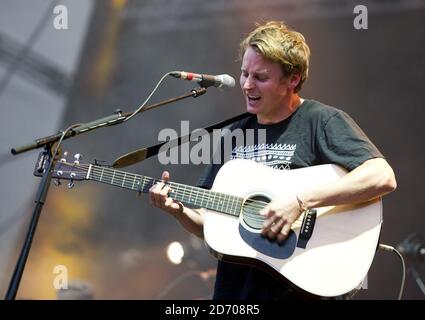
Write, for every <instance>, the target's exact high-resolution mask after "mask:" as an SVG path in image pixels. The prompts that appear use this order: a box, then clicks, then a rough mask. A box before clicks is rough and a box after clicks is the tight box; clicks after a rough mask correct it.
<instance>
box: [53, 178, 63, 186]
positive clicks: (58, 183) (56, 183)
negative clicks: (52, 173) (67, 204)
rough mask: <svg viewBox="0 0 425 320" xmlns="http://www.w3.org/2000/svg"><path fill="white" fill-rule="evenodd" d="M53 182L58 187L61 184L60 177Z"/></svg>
mask: <svg viewBox="0 0 425 320" xmlns="http://www.w3.org/2000/svg"><path fill="white" fill-rule="evenodd" d="M53 183H54V184H55V186H56V187H59V186H60V185H61V184H62V182H61V181H60V179H55V180H53Z"/></svg>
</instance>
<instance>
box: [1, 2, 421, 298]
mask: <svg viewBox="0 0 425 320" xmlns="http://www.w3.org/2000/svg"><path fill="white" fill-rule="evenodd" d="M358 4H362V5H365V6H366V8H367V9H368V29H367V30H356V29H355V28H354V26H353V20H354V19H355V17H356V16H357V14H355V13H353V9H354V7H355V6H356V5H358ZM58 5H62V6H63V7H57V6H58ZM58 8H62V9H63V8H65V9H66V13H67V21H65V20H63V19H62V20H61V21H59V23H60V24H61V25H62V26H64V25H65V24H67V29H60V28H59V29H58V28H57V24H56V25H55V18H56V19H58V16H59V14H63V12H64V11H63V10H62V11H55V10H58ZM272 19H273V20H283V21H285V22H287V23H288V24H289V25H290V26H292V27H293V28H294V29H296V30H298V31H300V32H301V33H303V34H304V35H305V37H306V39H307V42H308V43H309V45H310V48H311V51H312V58H311V67H310V77H309V79H308V80H307V82H306V83H305V85H304V87H303V90H302V91H301V95H302V96H303V97H305V98H310V99H316V100H319V101H322V102H324V103H327V104H329V105H333V106H336V107H338V108H341V109H343V110H345V111H346V112H348V113H349V114H350V115H351V116H352V117H353V118H354V119H355V120H356V121H357V122H358V123H359V124H360V126H361V127H362V128H363V129H364V131H365V132H366V133H367V134H368V135H369V137H370V138H371V140H372V141H374V143H375V144H376V145H377V146H378V147H379V148H380V150H381V151H382V152H383V154H384V155H385V156H386V157H387V159H388V161H389V163H390V164H391V165H392V167H393V168H394V170H395V173H396V176H397V181H398V189H397V191H396V192H394V193H392V194H390V195H389V196H387V197H385V198H384V225H383V230H382V234H381V243H384V244H388V245H392V246H398V247H402V248H404V249H405V250H407V251H408V252H406V257H407V258H408V259H407V267H408V270H409V273H408V274H407V278H406V285H405V289H404V290H405V291H404V298H405V299H424V297H425V295H424V292H423V290H424V289H423V288H421V279H422V278H425V274H424V269H425V268H424V263H423V261H424V259H423V257H424V254H425V252H424V251H425V249H424V245H423V243H424V237H423V236H424V231H425V230H424V225H425V209H424V208H425V197H424V196H423V195H422V193H423V191H424V187H423V181H424V180H425V174H424V171H423V164H424V163H425V151H424V145H425V144H424V142H425V141H424V133H423V131H422V130H423V121H424V118H425V117H424V115H425V112H424V101H425V86H424V83H425V72H424V71H425V1H424V0H385V1H384V0H379V1H378V0H375V1H362V2H361V3H358V2H357V1H351V0H341V1H333V0H288V1H282V0H262V1H258V0H214V1H199V0H173V1H166V0H145V1H142V0H140V1H137V0H102V1H100V0H97V1H96V0H72V1H71V0H69V1H50V0H37V1H33V0H0V110H1V111H2V115H1V117H0V174H1V179H0V206H1V207H0V294H1V296H2V297H3V296H4V295H5V293H6V291H7V287H8V284H9V280H10V277H11V275H12V272H13V269H14V267H15V263H16V260H17V258H18V255H19V252H20V249H21V246H22V242H23V239H24V235H25V233H26V230H27V229H28V223H29V220H30V217H31V214H32V211H33V207H34V199H35V193H36V190H37V187H38V184H39V179H38V178H36V177H34V176H33V168H34V166H35V161H36V158H37V155H38V153H39V152H40V151H41V150H33V151H30V152H27V153H24V154H20V155H17V156H12V155H11V153H10V149H11V148H12V147H17V146H20V145H22V144H25V143H29V142H31V141H33V140H34V139H36V138H40V137H44V136H47V135H50V134H54V133H57V132H58V130H63V129H65V128H66V127H68V126H69V125H71V124H74V123H81V122H88V121H91V120H95V119H98V118H101V117H104V116H108V115H111V114H113V113H114V111H115V110H116V109H121V110H123V111H125V112H128V111H132V110H134V109H136V108H137V107H138V106H139V105H140V104H141V103H142V102H143V101H144V100H145V98H146V97H147V96H148V94H149V93H150V92H151V91H152V89H153V88H154V86H155V84H156V83H157V81H159V79H160V78H161V77H162V75H164V74H165V73H167V72H169V71H172V70H186V71H193V72H198V73H207V74H222V73H228V74H230V75H232V76H233V77H235V78H236V79H238V78H239V72H240V63H239V62H238V61H237V50H238V45H239V41H240V40H241V39H242V38H243V37H244V36H245V35H246V34H247V33H248V32H250V31H251V30H252V29H253V28H254V25H255V23H256V22H263V21H267V20H272ZM56 22H58V20H56ZM55 26H56V28H55ZM194 87H196V84H195V83H192V82H184V81H179V80H176V79H172V78H170V79H167V80H166V81H165V82H164V83H163V84H162V85H161V86H160V88H159V90H158V91H157V93H156V94H155V95H154V96H153V98H152V99H151V101H150V103H154V102H158V101H161V100H163V99H167V98H171V97H174V96H177V95H182V94H185V93H188V92H189V91H190V90H191V89H192V88H194ZM242 112H244V103H243V100H242V95H241V93H240V90H239V88H234V89H232V90H221V89H216V88H210V89H209V90H208V92H207V94H206V95H204V96H201V97H199V98H196V99H193V98H189V99H186V100H183V101H180V102H176V103H173V104H170V105H167V106H163V107H161V108H158V109H154V110H150V111H148V112H145V113H142V114H140V115H137V116H136V117H134V118H133V119H132V120H130V121H129V122H127V123H125V124H122V125H119V126H114V127H107V128H102V129H99V130H96V131H92V132H90V133H88V134H84V135H79V136H77V137H75V138H73V139H68V140H66V141H64V143H63V145H62V148H63V149H64V150H68V151H69V153H70V155H72V154H74V153H81V154H82V155H83V161H85V162H93V161H95V160H101V161H106V163H111V162H112V161H113V160H114V159H115V158H117V157H118V156H120V155H122V154H124V153H127V152H130V151H132V150H135V149H139V148H142V147H146V146H150V145H153V144H156V143H157V142H158V134H159V132H160V131H161V130H162V129H164V128H172V129H175V130H176V131H177V132H180V121H182V120H189V121H190V130H193V129H195V128H200V127H204V126H207V125H209V124H212V123H215V122H218V121H220V120H223V119H226V118H229V117H231V116H235V115H238V114H240V113H242ZM203 168H204V166H203V165H193V164H180V165H168V166H164V165H161V164H160V163H159V161H158V159H157V157H152V158H150V159H148V160H146V161H144V162H142V163H138V164H136V165H133V166H131V167H128V168H126V169H125V170H127V171H131V172H133V173H140V174H144V175H148V176H152V177H160V174H161V172H162V171H163V170H164V169H166V170H169V171H170V172H171V180H174V181H177V182H181V183H185V184H190V185H194V184H196V182H197V179H198V176H199V175H200V174H201V172H202V170H203ZM406 248H407V249H406ZM183 252H184V255H183V257H182V254H183ZM58 266H64V267H65V268H66V271H67V276H68V287H69V290H66V291H63V290H59V291H58V290H57V289H55V287H54V281H55V277H57V276H58V273H55V270H57V269H55V268H57V267H58ZM215 266H216V260H215V259H214V258H213V257H212V256H210V255H209V254H208V252H207V250H206V248H205V246H204V244H203V243H202V242H201V241H199V240H198V239H196V238H194V237H191V236H189V234H188V233H187V232H186V231H184V230H183V229H182V228H181V227H180V225H179V224H178V223H177V222H176V221H175V220H174V219H173V218H171V217H169V216H167V215H166V214H165V213H163V212H161V211H159V210H157V209H153V208H152V207H150V206H149V204H148V201H147V197H146V195H142V196H140V197H138V196H137V195H136V194H135V193H134V192H130V191H128V190H124V189H120V188H113V187H111V186H108V185H103V184H98V183H94V182H80V183H77V184H76V186H75V187H74V188H72V189H68V188H67V187H66V184H65V183H64V184H62V185H61V186H59V187H55V186H54V185H53V184H52V186H51V188H50V191H49V195H48V198H47V202H46V204H45V206H44V208H43V211H42V214H41V217H40V220H39V224H38V227H37V230H36V234H35V238H34V241H33V245H32V249H31V251H30V255H29V257H28V261H27V264H26V267H25V272H24V274H23V277H22V280H21V283H20V287H19V291H18V295H17V298H18V299H75V298H80V299H209V298H210V297H211V294H212V286H213V283H214V277H215V273H214V270H215ZM415 272H416V273H415ZM414 273H415V274H416V277H415V276H414ZM401 274H402V268H401V264H400V261H399V259H398V258H397V256H396V255H394V254H391V253H388V252H382V251H377V254H376V256H375V259H374V261H373V264H372V266H371V269H370V272H369V278H368V287H369V288H368V290H363V291H361V292H360V293H359V294H358V295H356V296H355V297H354V299H370V300H372V299H396V298H397V295H398V292H399V287H400V281H401Z"/></svg>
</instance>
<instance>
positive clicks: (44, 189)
mask: <svg viewBox="0 0 425 320" xmlns="http://www.w3.org/2000/svg"><path fill="white" fill-rule="evenodd" d="M206 92H207V89H206V88H205V87H201V88H197V89H192V90H191V91H190V93H188V94H185V95H181V96H178V97H174V98H171V99H167V100H163V101H161V102H159V103H156V104H153V105H150V106H146V107H144V108H143V109H141V110H139V111H138V112H137V113H141V112H144V111H148V110H150V109H154V108H157V107H159V106H162V105H165V104H169V103H172V102H175V101H179V100H182V99H185V98H188V97H194V98H197V97H199V96H201V95H203V94H205V93H206ZM133 113H134V112H127V113H122V112H121V110H117V111H116V112H115V114H114V115H111V116H107V117H104V118H100V119H97V120H94V121H91V122H87V123H84V124H81V125H78V126H75V128H71V129H69V130H67V131H65V132H63V133H61V132H60V133H57V134H54V135H51V136H47V137H43V138H40V139H36V140H35V141H34V142H31V143H28V144H26V145H23V146H19V147H16V148H12V149H11V152H12V154H13V155H17V154H20V153H23V152H27V151H30V150H33V149H36V148H39V147H44V148H45V150H44V156H43V157H41V159H42V160H43V161H42V163H38V164H37V168H36V170H43V169H44V168H47V169H46V170H45V171H44V173H43V177H42V178H41V181H40V185H39V187H38V191H37V195H36V199H35V203H36V205H35V207H34V211H33V214H32V218H31V222H30V225H29V228H28V231H27V234H26V236H25V239H24V244H23V246H22V249H21V253H20V255H19V258H18V261H17V263H16V266H15V270H14V272H13V275H12V278H11V280H10V283H9V287H8V290H7V292H6V296H5V300H14V299H15V297H16V293H17V291H18V287H19V283H20V281H21V278H22V274H23V272H24V268H25V263H26V261H27V258H28V255H29V251H30V249H31V244H32V240H33V238H34V234H35V230H36V228H37V223H38V219H39V217H40V214H41V211H42V208H43V205H44V203H45V201H46V198H47V193H48V190H49V187H50V182H51V172H52V169H53V167H54V166H53V164H54V163H55V159H53V158H52V157H54V156H56V155H53V154H52V151H51V149H52V146H53V144H54V143H55V142H57V141H59V142H62V140H64V139H68V138H70V137H73V136H76V135H78V134H81V133H85V132H88V131H91V130H94V129H98V128H101V127H104V126H112V125H116V124H120V123H122V122H124V121H125V120H126V119H127V118H128V117H129V116H130V115H132V114H133ZM137 113H136V114H137ZM62 136H63V137H62ZM59 144H60V143H58V144H57V149H56V150H59ZM39 172H41V171H39Z"/></svg>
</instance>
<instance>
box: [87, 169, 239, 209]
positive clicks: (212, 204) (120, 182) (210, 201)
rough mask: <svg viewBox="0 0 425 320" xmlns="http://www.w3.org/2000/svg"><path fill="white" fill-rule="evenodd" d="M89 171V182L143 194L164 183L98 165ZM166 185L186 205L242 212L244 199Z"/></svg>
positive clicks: (173, 195) (181, 185)
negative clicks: (92, 181)
mask: <svg viewBox="0 0 425 320" xmlns="http://www.w3.org/2000/svg"><path fill="white" fill-rule="evenodd" d="M88 171H89V176H88V177H87V179H89V180H94V181H98V182H101V183H105V184H110V185H114V186H117V187H121V188H125V189H130V190H134V191H137V192H141V193H148V192H149V189H150V188H151V187H152V186H153V185H155V184H156V183H158V182H161V181H162V180H159V179H155V178H150V177H147V176H143V175H138V174H133V173H129V172H124V171H119V170H114V169H110V168H106V167H100V166H96V165H91V168H90V169H89V170H88ZM166 184H167V185H169V186H170V187H171V191H170V192H169V193H168V195H169V196H170V197H171V198H173V199H175V200H177V201H181V202H182V203H183V204H185V205H192V206H195V207H201V208H206V209H210V210H214V211H219V212H223V213H227V214H230V215H233V216H239V214H240V212H241V210H242V205H243V198H240V197H236V196H232V195H228V194H224V193H220V192H215V191H211V190H206V189H202V188H198V187H192V186H189V185H184V184H180V183H175V182H168V181H167V182H166Z"/></svg>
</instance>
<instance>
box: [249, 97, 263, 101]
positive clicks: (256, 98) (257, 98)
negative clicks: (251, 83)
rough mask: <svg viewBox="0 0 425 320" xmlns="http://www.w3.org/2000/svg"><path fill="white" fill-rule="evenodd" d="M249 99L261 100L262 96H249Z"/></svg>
mask: <svg viewBox="0 0 425 320" xmlns="http://www.w3.org/2000/svg"><path fill="white" fill-rule="evenodd" d="M248 99H249V100H259V99H261V97H260V96H248Z"/></svg>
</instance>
